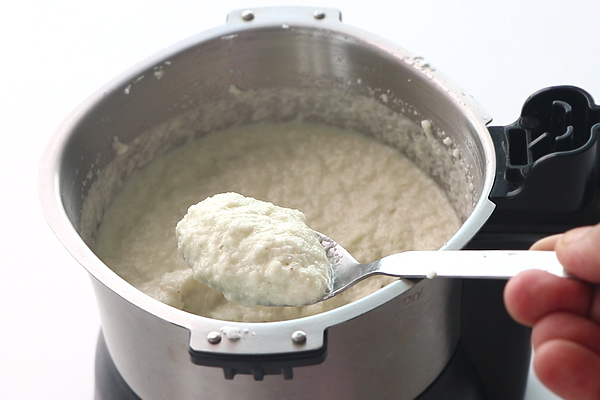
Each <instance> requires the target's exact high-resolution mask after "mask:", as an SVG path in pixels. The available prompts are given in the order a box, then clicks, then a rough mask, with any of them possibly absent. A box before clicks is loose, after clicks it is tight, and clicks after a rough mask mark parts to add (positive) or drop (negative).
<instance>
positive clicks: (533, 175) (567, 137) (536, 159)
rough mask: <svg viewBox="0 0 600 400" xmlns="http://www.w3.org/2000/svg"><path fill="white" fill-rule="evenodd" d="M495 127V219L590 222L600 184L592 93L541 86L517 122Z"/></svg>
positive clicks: (598, 113)
mask: <svg viewBox="0 0 600 400" xmlns="http://www.w3.org/2000/svg"><path fill="white" fill-rule="evenodd" d="M489 131H490V134H491V136H492V138H493V140H494V144H495V147H496V156H497V157H496V158H497V170H496V179H495V183H494V186H493V188H492V191H491V194H490V200H492V201H493V202H494V203H495V204H496V205H497V208H498V210H497V211H495V212H494V215H493V217H494V218H496V219H498V218H500V219H502V222H503V223H504V224H507V223H508V224H509V225H510V221H511V220H514V222H515V223H517V222H518V220H519V219H521V220H522V219H523V218H524V217H526V218H525V219H526V221H527V223H528V224H537V223H539V224H541V225H543V224H544V223H547V222H548V218H549V217H550V219H551V220H553V221H554V222H556V223H563V222H565V223H566V222H571V223H577V221H578V220H580V219H581V220H589V214H590V211H589V210H587V209H588V208H589V207H594V203H598V202H597V201H595V199H596V198H597V197H598V190H599V188H600V144H599V143H598V142H599V141H600V138H599V137H600V107H599V106H598V105H596V104H595V103H594V100H593V98H592V96H591V95H590V94H589V93H587V92H586V91H585V90H583V89H580V88H577V87H573V86H557V87H550V88H546V89H543V90H540V91H538V92H537V93H535V94H533V95H532V96H530V97H529V98H528V99H527V100H526V102H525V104H524V105H523V109H522V112H521V116H520V117H519V119H518V120H517V121H516V122H515V123H513V124H511V125H507V126H495V127H490V128H489ZM594 212H595V211H594ZM581 213H584V214H586V215H585V216H583V217H580V216H579V214H581ZM532 218H533V220H532ZM563 220H564V221H563ZM492 222H493V221H492Z"/></svg>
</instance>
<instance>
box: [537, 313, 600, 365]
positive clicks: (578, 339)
mask: <svg viewBox="0 0 600 400" xmlns="http://www.w3.org/2000/svg"><path fill="white" fill-rule="evenodd" d="M557 339H561V340H567V341H569V342H573V343H577V344H579V345H581V346H583V347H586V348H588V349H590V350H591V351H593V352H595V353H596V354H597V355H598V356H599V357H600V325H598V324H596V323H594V322H592V321H590V320H589V319H587V318H585V317H582V316H579V315H575V314H570V313H565V312H557V313H552V314H548V315H547V316H545V317H543V318H541V319H540V320H539V321H538V322H537V324H535V326H534V327H533V330H532V332H531V344H532V345H533V348H534V349H537V348H538V347H539V346H541V345H542V344H544V343H546V342H550V341H552V340H557Z"/></svg>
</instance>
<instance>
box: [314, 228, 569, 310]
mask: <svg viewBox="0 0 600 400" xmlns="http://www.w3.org/2000/svg"><path fill="white" fill-rule="evenodd" d="M316 234H317V236H318V237H319V241H320V242H321V245H322V246H323V248H324V249H325V251H326V253H327V259H328V260H329V263H330V264H331V267H332V273H333V287H332V289H331V290H330V291H329V292H327V293H326V294H325V295H324V296H323V297H321V298H320V299H318V300H317V301H315V302H320V301H324V300H327V299H329V298H331V297H333V296H336V295H338V294H340V293H341V292H343V291H345V290H347V289H349V288H350V287H352V286H354V285H356V284H357V283H358V282H360V281H362V280H363V279H365V278H368V277H370V276H373V275H388V276H396V277H399V278H413V279H416V278H430V279H433V278H435V277H440V278H477V279H508V278H511V277H513V276H515V275H516V274H518V273H519V272H522V271H525V270H530V269H538V270H542V271H546V272H549V273H551V274H554V275H556V276H559V277H563V278H570V277H572V276H571V275H569V273H568V272H567V271H565V269H564V268H563V267H562V265H561V264H560V262H559V261H558V259H557V258H556V253H555V252H553V251H535V250H508V251H505V250H444V251H435V250H434V251H405V252H403V253H398V254H393V255H390V256H387V257H384V258H382V259H380V260H377V261H373V262H371V263H367V264H361V263H359V262H358V261H356V259H355V258H354V257H352V255H351V254H350V253H349V252H348V251H347V250H346V249H344V248H343V247H342V246H340V245H339V244H338V243H336V242H335V241H334V240H333V239H331V238H329V237H327V236H325V235H323V234H321V233H319V232H316Z"/></svg>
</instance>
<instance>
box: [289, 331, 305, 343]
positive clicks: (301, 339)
mask: <svg viewBox="0 0 600 400" xmlns="http://www.w3.org/2000/svg"><path fill="white" fill-rule="evenodd" d="M292 342H294V343H296V344H304V343H306V332H304V331H295V332H294V333H292Z"/></svg>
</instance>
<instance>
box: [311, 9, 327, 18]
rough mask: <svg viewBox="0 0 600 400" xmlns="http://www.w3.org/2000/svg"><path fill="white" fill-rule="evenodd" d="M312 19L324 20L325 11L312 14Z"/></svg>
mask: <svg viewBox="0 0 600 400" xmlns="http://www.w3.org/2000/svg"><path fill="white" fill-rule="evenodd" d="M313 17H315V19H323V18H325V11H323V10H317V11H315V12H314V13H313Z"/></svg>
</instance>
